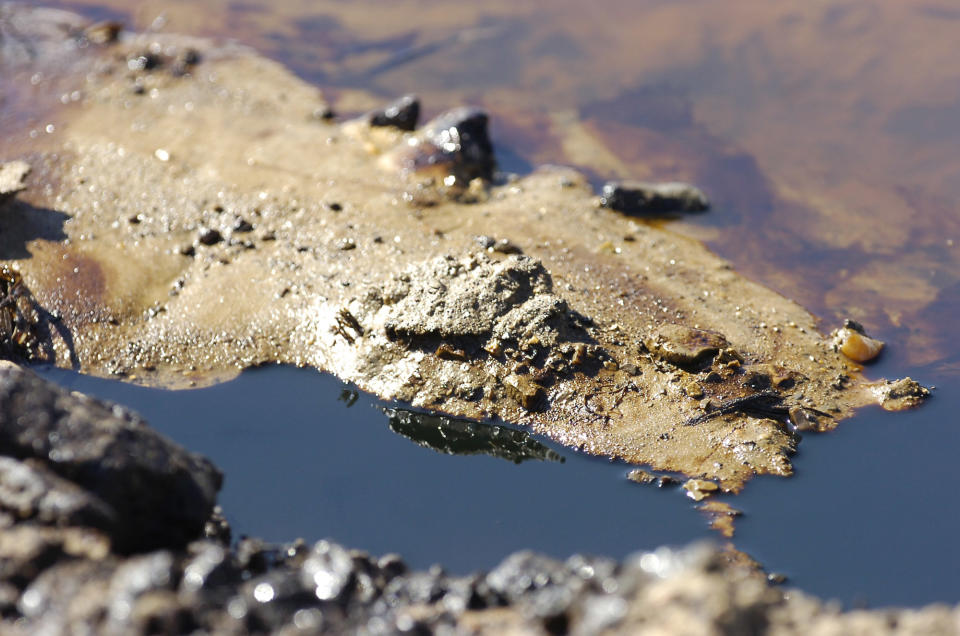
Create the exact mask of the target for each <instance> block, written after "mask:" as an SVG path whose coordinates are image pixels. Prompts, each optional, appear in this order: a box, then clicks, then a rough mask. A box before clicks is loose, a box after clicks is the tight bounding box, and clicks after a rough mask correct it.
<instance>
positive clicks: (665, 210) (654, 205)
mask: <svg viewBox="0 0 960 636" xmlns="http://www.w3.org/2000/svg"><path fill="white" fill-rule="evenodd" d="M600 205H602V206H603V207H605V208H611V209H613V210H617V211H618V212H624V213H626V214H637V215H656V214H669V213H671V212H703V211H704V210H707V209H709V208H710V202H709V201H708V200H707V197H706V195H705V194H704V193H703V192H701V191H700V189H699V188H697V187H696V186H692V185H690V184H689V183H679V182H669V183H647V182H643V181H610V182H608V183H606V184H604V186H603V193H602V194H601V196H600Z"/></svg>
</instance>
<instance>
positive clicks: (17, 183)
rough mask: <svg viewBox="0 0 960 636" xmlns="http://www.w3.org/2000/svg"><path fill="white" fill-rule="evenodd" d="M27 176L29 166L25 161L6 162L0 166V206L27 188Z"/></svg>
mask: <svg viewBox="0 0 960 636" xmlns="http://www.w3.org/2000/svg"><path fill="white" fill-rule="evenodd" d="M28 174H30V164H28V163H27V162H26V161H8V162H6V163H3V164H0V205H3V204H4V203H6V202H7V201H9V200H10V199H12V198H13V197H14V196H15V195H16V194H17V193H18V192H21V191H23V190H24V188H26V187H27V185H26V179H27V175H28Z"/></svg>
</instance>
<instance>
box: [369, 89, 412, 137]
mask: <svg viewBox="0 0 960 636" xmlns="http://www.w3.org/2000/svg"><path fill="white" fill-rule="evenodd" d="M368 117H369V121H370V125H371V126H391V127H393V128H396V129H398V130H408V131H410V130H416V128H417V121H418V120H419V119H420V100H419V99H418V98H417V96H416V95H404V96H403V97H401V98H400V99H397V100H396V101H393V102H391V103H390V104H388V105H387V106H385V107H384V108H382V109H380V110H376V111H374V112H372V113H370V114H369V115H368Z"/></svg>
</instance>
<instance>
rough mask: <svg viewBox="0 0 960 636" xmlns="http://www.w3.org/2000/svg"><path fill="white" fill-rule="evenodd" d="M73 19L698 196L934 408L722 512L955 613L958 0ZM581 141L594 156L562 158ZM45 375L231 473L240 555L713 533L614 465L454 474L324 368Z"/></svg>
mask: <svg viewBox="0 0 960 636" xmlns="http://www.w3.org/2000/svg"><path fill="white" fill-rule="evenodd" d="M55 4H58V5H61V6H65V7H68V8H73V9H79V10H81V11H84V12H92V13H90V15H91V16H96V17H102V16H103V15H120V16H125V17H126V18H127V19H128V21H129V23H130V24H131V25H132V26H133V27H135V28H137V29H141V30H142V29H146V28H161V29H167V30H171V31H180V32H189V33H193V34H198V35H209V36H214V37H219V38H237V39H240V40H241V41H243V42H245V43H248V44H250V45H252V46H254V47H256V48H257V49H259V50H260V51H262V52H264V53H265V54H267V55H269V56H271V57H273V58H275V59H277V60H279V61H281V62H283V63H285V64H287V65H288V66H290V67H291V68H292V69H293V70H294V71H295V72H296V73H298V74H299V75H300V76H301V77H304V78H305V79H307V80H309V81H312V82H314V83H316V84H318V85H319V86H321V88H323V90H324V91H325V92H326V93H327V95H328V96H329V97H330V99H331V100H332V102H333V104H334V107H335V108H337V109H341V110H343V111H350V110H351V109H355V108H359V106H358V105H359V104H363V103H369V101H370V100H373V101H376V100H378V99H381V100H386V99H388V98H390V97H394V96H396V95H399V94H402V93H406V92H411V91H414V92H417V93H419V94H420V95H421V96H422V97H423V98H424V102H425V107H426V110H427V112H428V113H435V112H437V111H438V110H440V109H443V108H446V107H449V106H452V105H455V104H458V103H463V102H470V103H476V104H480V105H483V106H485V107H486V108H488V109H489V110H490V111H491V113H492V115H493V126H494V135H495V142H496V143H497V145H498V147H499V148H500V151H501V157H502V158H508V160H509V161H508V165H507V166H506V167H507V168H508V169H513V170H523V169H525V167H526V166H528V165H536V164H539V163H547V162H549V163H567V164H573V165H577V166H580V167H582V168H584V169H585V170H587V171H588V173H589V174H591V175H594V176H597V177H598V178H605V177H608V176H609V177H613V176H616V177H634V178H651V179H685V180H691V181H694V182H696V183H698V184H699V185H701V186H702V187H703V188H704V189H705V190H706V191H707V192H708V194H709V195H710V196H711V198H712V200H713V202H714V208H713V210H712V211H711V212H710V213H709V214H706V215H701V216H698V217H696V218H695V219H691V220H689V221H675V222H672V224H671V227H672V228H673V229H675V230H676V231H678V232H681V233H685V234H688V235H691V236H695V237H698V238H701V239H703V240H705V241H706V243H707V244H708V245H709V246H710V247H711V249H714V250H716V251H717V252H718V253H719V254H721V255H722V256H724V257H726V258H728V259H730V260H731V262H732V263H733V264H734V266H735V267H736V269H737V270H738V271H740V272H742V273H744V274H746V275H748V276H750V277H752V278H755V279H757V280H759V281H761V282H763V283H764V284H766V285H768V286H770V287H773V288H775V289H777V290H779V291H781V292H782V293H784V294H785V295H786V296H788V297H791V298H794V299H796V300H798V301H799V302H800V303H801V304H803V305H804V306H806V307H808V308H810V309H811V310H812V311H814V312H815V313H817V314H818V315H820V316H821V317H822V318H823V327H824V331H829V330H830V329H831V328H832V327H833V326H835V325H837V324H838V323H839V322H840V321H841V320H842V319H843V318H844V317H852V318H854V319H857V320H859V321H861V322H863V323H864V324H865V325H866V326H867V327H868V329H869V330H870V331H871V332H872V333H873V334H874V335H876V336H879V337H880V338H882V339H884V340H886V341H887V343H888V351H887V352H886V353H885V354H884V358H883V359H882V360H881V362H880V364H879V365H876V366H875V367H873V368H872V369H870V371H869V374H870V376H871V377H876V378H879V377H891V378H893V377H901V376H903V375H908V374H909V375H912V376H913V377H914V378H915V379H917V380H919V381H921V382H923V383H925V384H937V385H938V386H939V387H940V389H939V390H938V391H937V393H936V397H935V399H934V400H932V401H931V402H930V403H929V404H927V405H926V406H924V407H923V408H921V409H920V410H917V411H915V412H911V413H905V414H903V413H901V414H887V413H882V412H880V411H879V410H865V411H864V412H863V413H862V414H861V415H860V416H858V417H857V418H855V419H853V420H851V421H847V422H844V423H842V424H841V426H840V428H839V429H838V430H837V431H836V432H834V433H831V434H828V435H823V436H816V437H815V436H808V437H806V438H805V439H804V440H803V443H802V444H801V446H800V452H799V453H798V455H797V456H796V458H795V467H796V470H797V475H796V477H795V478H793V479H787V480H784V479H775V478H764V479H758V480H756V481H755V482H753V483H751V484H749V486H748V487H747V489H746V491H745V492H744V494H743V495H742V496H740V497H738V498H736V499H735V500H733V501H732V503H733V505H735V506H737V507H740V508H742V509H743V510H744V511H745V513H746V514H745V516H744V517H743V518H742V519H741V520H740V522H739V524H738V531H737V536H736V537H735V543H736V545H737V547H739V548H740V549H742V550H744V551H746V552H748V553H750V554H751V555H752V556H754V557H756V558H758V559H759V560H760V561H761V562H762V563H763V564H764V565H765V566H767V567H768V568H769V569H771V570H774V571H779V572H783V573H785V574H787V575H789V576H790V577H791V582H792V584H794V585H796V586H798V587H800V588H801V589H804V590H807V591H809V592H813V593H816V594H818V595H821V596H825V597H834V598H838V599H842V600H844V601H845V602H848V603H851V604H855V603H858V602H863V601H866V602H869V603H870V604H871V605H905V604H906V605H920V604H924V603H928V602H932V601H948V602H952V603H956V602H958V601H960V574H958V573H960V548H958V542H957V540H956V537H957V536H958V534H960V510H958V505H957V503H958V498H960V497H958V495H957V493H956V486H955V481H956V477H955V475H956V470H955V468H954V467H955V465H956V455H957V452H958V450H960V432H958V430H960V429H958V422H957V415H956V414H957V413H958V412H960V392H958V390H957V387H958V379H960V364H958V362H957V361H958V360H960V339H958V338H957V337H956V333H957V316H958V311H957V310H958V308H960V143H957V142H958V141H960V132H958V131H960V108H958V107H957V104H960V65H958V64H956V59H957V55H958V53H960V48H958V45H957V44H956V43H957V42H960V37H958V36H960V30H958V29H960V20H958V19H957V12H956V9H955V7H954V6H953V4H952V3H951V2H950V1H949V0H929V1H927V2H924V3H899V2H877V3H855V2H848V1H844V0H828V1H826V2H819V3H809V2H805V1H801V0H795V1H789V2H780V3H756V2H752V1H750V0H730V1H729V2H723V3H704V2H682V3H681V2H664V1H662V0H642V1H640V0H637V1H634V0H607V1H605V2H600V3H589V4H584V3H581V2H577V1H574V0H558V1H557V2H554V3H551V4H550V8H549V10H545V9H544V6H543V5H541V4H539V3H518V2H515V0H491V1H490V2H485V3H452V2H443V1H440V0H430V1H426V2H424V1H419V0H418V1H413V0H411V1H407V0H397V1H395V2H390V3H383V2H376V1H374V0H358V1H354V2H350V3H344V2H315V1H311V0H286V1H284V2H273V1H268V0H247V1H246V2H243V3H237V2H229V1H227V0H209V1H208V2H204V3H196V2H193V0H136V1H130V0H62V1H60V2H55ZM158 16H162V17H163V19H162V20H156V18H157V17H158ZM361 91H362V93H363V96H361V97H358V94H359V93H360V92H361ZM364 99H366V100H368V101H367V102H364ZM558 117H559V118H558ZM558 121H562V122H565V123H563V124H562V125H561V124H557V122H558ZM574 124H575V125H576V126H577V127H579V128H578V130H579V131H580V136H579V137H577V139H580V140H581V141H582V140H583V139H589V140H591V143H593V144H594V145H593V146H591V148H592V150H588V151H584V150H583V146H582V145H581V146H578V145H576V144H571V143H570V140H571V137H570V131H571V130H573V125H574ZM598 147H599V149H600V150H598ZM48 376H50V377H54V378H56V379H57V380H58V381H60V382H62V383H65V384H67V385H69V386H71V387H73V388H76V389H79V390H83V391H88V392H91V393H93V394H95V395H100V396H103V397H107V398H110V399H115V400H118V401H120V402H123V403H125V404H128V405H130V406H132V407H133V408H134V409H136V410H139V411H141V412H142V413H143V414H144V415H145V416H146V417H147V418H148V419H149V420H150V421H151V423H152V424H154V425H155V426H157V427H158V428H160V430H162V431H164V432H165V433H167V434H168V435H170V436H171V437H173V438H175V439H177V440H179V441H180V442H182V443H184V444H185V445H187V446H188V447H190V448H191V449H193V450H196V451H199V452H202V453H204V454H207V455H209V456H210V457H211V458H213V459H214V460H215V461H216V462H217V463H218V464H219V465H220V466H221V467H222V468H223V469H224V470H225V472H226V474H227V482H226V484H227V485H226V490H225V491H224V494H223V497H222V503H223V505H224V507H225V509H226V510H227V513H228V515H230V517H231V519H232V520H233V521H234V523H235V526H236V529H237V531H238V532H246V533H250V534H258V535H262V536H265V537H267V538H273V539H289V538H291V537H293V536H297V535H302V536H304V537H305V538H317V537H321V536H332V537H334V538H336V539H338V540H341V541H343V542H345V543H347V544H349V545H351V546H356V547H360V548H364V549H369V550H371V551H375V552H382V551H389V550H396V551H400V552H402V553H403V554H404V556H406V557H407V558H408V559H409V560H410V561H411V562H413V563H414V564H417V565H425V564H428V563H432V562H434V561H441V562H443V563H444V564H446V565H447V566H448V567H450V568H452V569H454V570H469V569H472V568H477V567H489V566H491V565H492V564H493V563H494V562H495V561H496V560H498V559H499V558H501V557H502V556H503V555H504V554H505V553H506V552H507V551H509V550H512V549H516V548H521V547H534V548H536V549H539V550H542V551H545V552H548V553H552V554H556V555H561V556H562V555H565V554H568V553H570V552H574V551H590V552H598V553H602V554H611V555H615V556H620V555H623V554H625V553H627V552H629V551H631V550H634V549H640V548H648V547H653V546H655V545H658V544H660V543H673V544H676V543H683V542H686V541H689V540H691V539H693V538H696V537H703V536H707V534H708V532H707V530H706V529H705V524H704V523H703V521H702V520H701V519H700V518H699V516H698V515H697V514H696V513H695V512H693V511H692V510H690V507H691V506H690V505H689V503H688V502H687V501H686V500H685V499H683V498H682V497H680V494H679V493H677V492H663V491H659V490H657V489H645V488H640V487H637V486H635V485H633V484H630V483H628V482H626V481H625V480H624V479H623V473H624V472H625V469H624V468H623V467H621V466H617V465H611V464H609V463H607V462H603V461H599V460H595V459H589V458H585V457H582V456H579V455H577V454H575V453H572V452H570V451H567V450H564V449H560V448H556V447H554V450H556V451H557V452H559V453H561V454H562V455H563V456H564V457H565V458H566V461H565V462H564V463H558V462H547V461H537V460H530V461H527V462H524V463H522V464H520V465H514V464H512V463H510V462H508V461H505V460H503V459H498V458H495V457H489V456H469V457H453V456H445V455H440V454H437V453H435V452H434V451H431V450H428V449H425V448H421V447H418V446H417V445H415V444H413V443H411V442H410V441H408V440H406V439H404V438H402V437H400V436H398V435H396V434H395V433H393V432H391V431H390V430H389V427H388V423H387V418H386V417H385V416H384V415H383V414H381V412H380V411H378V410H376V408H375V405H376V404H377V403H376V402H374V401H373V400H371V399H368V398H365V397H361V398H359V400H358V401H357V402H356V404H354V405H353V406H352V407H350V408H347V407H346V405H345V403H344V402H340V401H338V400H337V397H338V396H339V395H340V392H341V391H342V389H343V387H341V386H340V385H339V383H337V382H336V381H335V380H333V379H332V378H329V377H326V376H322V375H319V374H316V373H314V372H311V371H306V370H293V369H282V368H281V369H265V370H263V369H261V370H256V371H252V372H249V373H246V374H244V375H242V376H241V377H240V378H239V379H238V380H236V381H234V382H231V383H228V384H226V385H223V386H219V387H214V388H210V389H203V390H198V391H191V392H185V393H176V394H167V393H161V392H157V391H151V390H147V389H141V388H136V387H131V386H126V385H123V384H119V383H116V382H108V381H102V380H94V379H90V378H81V377H77V376H74V375H70V374H66V373H64V372H59V371H50V372H49V373H48Z"/></svg>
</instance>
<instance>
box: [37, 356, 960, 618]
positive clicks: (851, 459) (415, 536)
mask: <svg viewBox="0 0 960 636" xmlns="http://www.w3.org/2000/svg"><path fill="white" fill-rule="evenodd" d="M41 373H42V374H43V375H44V376H45V377H47V378H49V379H51V380H54V381H56V382H58V383H59V384H61V385H63V386H66V387H68V388H70V389H72V390H77V391H82V392H84V393H89V394H92V395H95V396H98V397H101V398H104V399H109V400H114V401H117V402H120V403H122V404H125V405H128V406H130V407H132V408H134V409H135V410H137V411H138V412H140V413H141V414H142V415H144V416H145V417H146V418H147V419H148V421H149V422H150V423H151V424H152V425H153V426H154V427H155V428H157V429H158V430H160V431H161V432H163V433H164V434H166V435H168V436H170V437H171V438H173V439H175V440H177V441H178V442H180V443H181V444H184V445H185V446H186V447H187V448H190V449H191V450H193V451H195V452H199V453H202V454H204V455H206V456H208V457H210V458H211V459H212V460H213V461H214V462H215V463H216V464H217V465H218V466H219V467H220V468H221V469H223V471H224V472H225V474H226V483H225V486H224V489H223V492H222V493H221V496H220V503H221V504H222V506H223V508H224V510H225V512H226V515H227V517H228V519H229V520H230V522H231V524H232V526H233V529H234V533H235V535H237V536H239V535H241V534H248V535H251V536H259V537H262V538H264V539H267V540H272V541H286V540H291V539H293V538H295V537H302V538H304V539H306V540H308V541H314V540H317V539H320V538H325V537H330V538H334V539H336V540H338V541H341V542H344V543H346V544H347V545H350V546H354V547H360V548H363V549H365V550H369V551H371V552H373V553H386V552H399V553H401V554H402V555H403V556H404V557H405V558H406V559H407V560H408V562H410V563H411V564H412V565H414V566H417V567H427V566H429V565H431V564H433V563H441V564H443V565H444V566H445V567H446V568H447V569H448V570H450V571H453V572H462V573H466V572H470V571H473V570H477V569H485V568H490V567H492V566H493V565H494V564H495V563H496V562H498V561H499V560H500V559H502V558H503V557H504V556H505V555H506V554H507V553H509V552H510V551H513V550H519V549H524V548H531V549H535V550H537V551H540V552H544V553H546V554H550V555H552V556H555V557H558V558H565V557H566V556H569V555H570V554H572V553H574V552H586V553H593V554H603V555H609V556H613V557H618V558H619V557H623V556H625V555H627V554H630V553H631V552H634V551H637V550H642V549H651V548H654V547H657V546H659V545H664V544H669V545H680V544H685V543H687V542H690V541H693V540H697V539H716V538H718V537H717V535H716V534H715V533H713V532H711V531H709V530H708V529H707V526H706V523H705V521H704V519H703V518H702V517H701V516H700V515H699V514H698V513H697V512H695V510H694V509H693V508H694V506H693V504H692V502H689V501H688V500H687V499H686V498H685V497H683V495H682V491H680V490H678V489H677V488H664V489H658V488H656V487H652V486H640V485H637V484H634V483H632V482H629V481H628V480H626V479H625V474H626V472H627V468H626V467H625V466H624V465H622V464H615V463H612V462H609V461H605V460H602V459H598V458H594V457H589V456H585V455H582V454H579V453H576V452H573V451H571V450H569V449H566V448H564V447H562V446H558V445H556V444H552V443H551V442H549V441H547V440H542V439H541V440H539V442H540V443H541V444H542V445H543V446H545V447H548V448H549V449H550V450H552V453H543V454H549V455H550V458H548V459H537V458H532V459H528V460H526V461H523V462H521V463H519V464H517V463H514V462H513V461H511V460H509V459H504V458H501V457H494V456H489V455H470V456H454V455H447V454H442V453H439V452H437V451H435V450H432V449H429V448H423V447H421V446H419V445H417V444H416V443H414V442H413V441H411V440H410V439H406V438H404V437H402V436H401V435H399V434H398V433H395V432H393V431H391V428H390V425H389V424H390V423H389V420H388V417H387V416H386V415H385V414H384V413H383V408H384V407H386V406H388V405H386V404H385V403H383V402H381V401H378V400H376V399H374V398H371V397H369V396H367V395H365V394H362V393H360V394H356V393H354V392H352V390H351V389H350V387H347V386H345V385H344V384H343V383H341V382H340V381H339V380H337V379H336V378H334V377H332V376H330V375H327V374H321V373H317V372H316V371H313V370H311V369H297V368H293V367H267V368H260V369H253V370H250V371H247V372H245V373H243V374H242V375H241V376H240V377H239V378H237V379H236V380H233V381H231V382H227V383H224V384H221V385H218V386H214V387H211V388H205V389H197V390H190V391H178V392H170V391H164V390H160V389H148V388H143V387H138V386H133V385H130V384H125V383H123V382H119V381H116V380H104V379H99V378H93V377H90V376H83V375H79V374H76V373H73V372H70V371H64V370H62V369H46V370H41ZM958 411H960V399H958V396H957V395H956V394H952V395H951V394H948V393H947V392H944V391H941V392H940V393H939V394H938V395H937V399H935V400H933V401H931V402H930V403H928V404H927V405H926V406H924V407H923V408H922V409H920V410H917V411H914V412H910V413H906V414H902V413H901V414H891V413H882V412H877V411H867V412H864V413H863V414H862V415H861V416H859V417H857V418H854V419H853V420H851V421H849V422H845V423H844V425H843V426H841V427H840V428H838V429H837V430H836V431H835V432H833V433H830V434H827V435H808V436H806V437H805V438H804V439H803V441H802V443H801V445H800V451H799V453H798V454H797V455H796V456H795V461H794V465H795V467H796V470H797V474H796V476H795V477H793V478H791V479H782V478H773V477H769V478H760V479H757V480H755V481H753V482H751V483H750V484H749V485H748V486H747V489H746V490H745V492H744V493H743V494H742V495H740V496H738V497H733V498H728V499H727V500H728V501H729V502H730V503H731V504H732V505H734V506H735V507H737V508H738V509H741V510H743V511H744V513H745V514H744V516H743V517H742V518H740V519H739V520H738V523H737V534H736V536H735V541H734V543H735V544H736V546H737V547H738V548H739V549H741V550H744V551H746V552H747V553H749V554H750V555H751V556H753V557H755V558H757V559H758V560H760V561H761V562H762V563H763V564H764V566H765V567H766V568H767V569H768V570H770V571H775V572H779V573H782V574H786V575H787V576H788V577H789V579H790V583H789V584H790V585H791V586H796V587H799V588H801V589H803V590H806V591H809V592H812V593H815V594H817V595H819V596H822V597H824V598H835V599H839V600H842V601H843V602H845V603H846V604H848V605H860V604H865V603H866V604H869V605H871V606H886V605H915V606H919V605H923V604H927V603H930V602H935V601H944V602H956V599H957V598H960V542H958V541H957V540H956V537H957V535H958V531H960V510H958V509H957V507H956V505H955V503H956V490H955V488H956V486H955V482H954V480H952V479H949V478H948V479H945V478H944V474H951V473H952V466H953V465H954V464H955V457H956V449H957V448H960V427H958V426H957V425H956V415H955V414H956V413H957V412H958ZM482 426H490V425H482ZM503 428H506V427H503ZM510 430H512V429H510ZM524 436H525V434H524ZM531 439H533V438H531ZM534 443H536V442H535V441H534Z"/></svg>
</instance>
